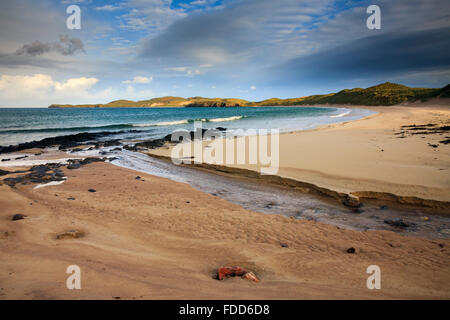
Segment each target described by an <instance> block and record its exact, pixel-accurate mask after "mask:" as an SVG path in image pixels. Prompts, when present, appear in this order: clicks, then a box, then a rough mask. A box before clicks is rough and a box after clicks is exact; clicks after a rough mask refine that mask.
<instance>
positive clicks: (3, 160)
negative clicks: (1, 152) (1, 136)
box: [2, 159, 11, 162]
mask: <svg viewBox="0 0 450 320" xmlns="http://www.w3.org/2000/svg"><path fill="white" fill-rule="evenodd" d="M10 160H11V159H2V162H5V161H10Z"/></svg>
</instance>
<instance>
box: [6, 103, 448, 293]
mask: <svg viewBox="0 0 450 320" xmlns="http://www.w3.org/2000/svg"><path fill="white" fill-rule="evenodd" d="M380 111H382V109H380ZM390 114H391V116H389V113H384V112H380V115H378V116H374V117H371V118H370V119H366V120H361V121H356V122H354V123H348V124H343V125H337V126H331V127H329V128H324V129H320V130H314V131H309V132H302V133H294V134H286V135H283V138H282V141H283V140H285V139H286V141H289V143H288V144H289V145H291V144H295V145H296V148H300V149H299V150H304V151H303V152H302V154H304V155H309V156H307V157H306V156H305V157H301V159H303V160H302V162H298V161H299V159H300V158H299V157H298V156H295V155H296V153H295V150H292V151H290V150H282V159H284V158H283V157H284V156H283V155H289V154H290V155H291V158H288V159H286V160H283V162H282V170H284V171H282V173H283V174H290V175H292V176H294V177H301V178H302V179H306V178H305V176H304V175H303V174H301V175H300V172H303V171H301V170H304V172H313V173H314V172H315V171H320V170H319V169H321V171H320V175H317V174H316V175H315V174H311V175H309V176H306V177H310V179H311V181H314V182H315V183H319V182H320V181H319V180H317V177H318V176H320V177H325V178H323V179H324V180H323V183H324V184H328V185H330V186H331V185H332V184H333V183H338V185H337V186H334V187H336V188H337V187H339V188H340V187H342V188H347V189H345V190H353V189H354V188H356V189H358V188H357V187H358V186H360V184H357V183H361V184H362V185H364V186H367V183H368V182H366V180H367V181H369V182H370V183H371V185H370V186H377V187H380V188H394V187H393V186H391V184H392V185H394V186H396V187H398V186H399V185H400V184H404V185H408V186H411V187H407V188H406V187H405V189H399V190H398V191H399V192H402V190H406V191H405V192H408V193H409V192H412V193H413V194H414V193H415V191H414V190H415V189H414V187H415V185H416V186H417V185H420V190H424V192H425V191H426V192H427V193H426V194H427V195H429V196H430V197H434V198H438V199H441V198H442V197H445V190H446V188H447V190H448V178H449V177H448V171H441V173H440V174H439V175H438V174H435V172H434V171H433V170H434V169H436V171H437V168H440V167H442V168H444V169H445V170H448V166H449V161H448V160H449V159H448V157H449V153H448V148H449V146H440V147H439V149H438V150H436V151H435V150H433V149H432V148H430V147H429V146H427V145H426V142H428V141H430V140H432V139H435V137H434V136H433V137H432V136H429V137H427V139H424V141H421V138H416V137H408V138H405V139H396V138H393V136H392V129H393V128H397V127H398V126H399V125H401V124H403V123H404V124H411V123H414V122H416V123H417V124H420V123H422V122H428V121H431V120H433V121H437V119H434V117H436V118H438V117H439V119H441V120H442V117H443V116H444V117H448V111H447V110H435V109H432V110H428V111H427V110H425V109H417V110H416V109H410V108H403V107H395V108H392V112H391V113H390ZM393 115H396V116H393ZM389 119H391V121H390V120H389ZM389 121H390V122H389ZM375 124H376V126H379V128H377V127H374V126H375ZM343 138H345V139H348V140H346V142H345V143H344V142H342V141H341V139H343ZM436 138H437V137H436ZM330 139H331V140H330ZM330 141H332V143H331V142H330ZM283 143H284V142H283ZM320 143H322V146H323V144H326V145H327V148H325V150H324V149H323V148H321V147H319V146H318V145H317V144H320ZM402 144H408V147H404V146H403V145H402ZM303 148H306V150H305V149H303ZM380 148H383V149H384V150H385V151H384V152H381V151H380ZM415 148H417V149H415ZM338 151H339V152H338ZM401 151H403V152H405V153H406V154H404V155H403V156H400V155H401V153H400V152H401ZM324 153H328V155H334V158H333V159H328V158H327V156H324ZM349 154H350V155H351V156H349ZM312 156H316V157H320V159H322V160H321V161H322V164H321V165H319V164H318V163H315V161H314V160H313V159H312V158H311V157H312ZM423 157H424V158H423ZM435 157H436V158H437V160H436V159H434V158H435ZM295 159H297V160H295ZM316 159H317V158H316ZM345 159H347V161H345ZM294 160H295V161H294ZM421 161H422V164H421V165H420V163H421ZM427 163H429V165H427ZM353 165H354V166H355V170H352V169H351V168H352V166H353ZM396 167H397V170H396V169H395V168H396ZM7 169H8V170H10V168H7ZM316 169H317V170H316ZM375 169H376V170H378V171H376V172H372V170H375ZM381 169H382V170H381ZM384 170H390V173H391V176H389V175H388V174H387V173H386V172H384ZM422 170H424V172H425V173H422ZM64 172H65V173H66V175H67V177H68V179H67V181H66V182H64V183H63V184H60V185H56V186H49V187H44V188H40V189H33V187H34V185H17V186H16V188H11V187H9V186H7V185H4V184H1V185H0V208H1V210H0V299H15V298H17V299H114V298H116V297H120V298H121V299H333V298H338V299H397V298H405V299H418V298H419V299H421V298H424V299H429V298H437V299H449V298H450V251H449V246H450V240H426V239H421V238H416V237H405V236H400V235H398V234H396V233H394V232H390V231H365V232H360V231H352V230H343V229H339V228H337V227H335V226H331V225H326V224H322V223H318V222H314V221H305V220H296V219H289V218H287V217H283V216H280V215H267V214H262V213H256V212H252V211H248V210H245V209H243V208H241V207H240V206H238V205H234V204H231V203H229V202H227V201H225V200H223V199H220V198H218V197H215V196H213V195H210V194H206V193H202V192H200V191H197V190H195V189H193V188H192V187H191V186H189V185H187V184H183V183H177V182H174V181H170V180H167V179H164V178H160V177H154V176H150V175H145V174H141V173H139V175H140V176H141V177H142V179H140V180H139V179H136V176H137V175H138V174H137V173H136V172H134V171H131V170H128V169H123V168H119V167H116V166H113V165H111V164H108V163H93V164H88V165H85V166H83V167H81V168H80V169H77V170H67V169H64ZM416 175H420V177H417V176H416ZM338 176H344V177H348V180H347V181H348V183H342V182H339V181H340V180H339V179H337V177H338ZM5 177H8V176H3V177H2V179H3V178H5ZM330 177H334V178H335V180H332V179H331V178H330ZM362 178H364V179H363V180H364V181H362V182H358V181H359V179H362ZM142 180H143V181H142ZM333 181H334V182H333ZM384 182H389V183H391V184H387V185H389V187H386V186H385V184H384ZM91 188H92V189H95V190H96V192H95V193H92V192H88V189H91ZM383 190H384V189H383ZM430 190H431V191H430ZM436 190H441V191H440V192H441V193H439V192H438V191H436ZM447 196H448V193H447ZM70 198H74V200H69V199H70ZM17 213H21V214H25V215H26V216H27V217H26V218H25V219H23V220H18V221H11V217H12V216H13V215H14V214H17ZM68 230H77V231H79V232H80V233H82V235H83V236H82V237H80V238H75V239H71V238H68V239H57V235H58V234H59V233H61V232H65V231H68ZM282 244H284V245H287V246H288V247H282ZM350 247H354V248H356V252H355V253H354V254H350V253H347V252H346V250H347V249H348V248H350ZM69 265H78V266H80V268H81V286H82V289H81V290H68V289H67V288H66V284H65V282H66V279H67V277H68V276H69V275H68V274H66V273H65V271H66V268H67V267H68V266H69ZM226 265H239V266H241V267H245V268H247V269H249V270H251V271H253V272H255V273H256V275H257V276H258V277H259V278H260V279H261V282H259V283H254V282H250V281H248V280H245V279H241V278H232V279H226V280H224V281H218V280H215V279H213V274H214V272H215V271H216V270H217V268H218V267H220V266H226ZM369 265H378V266H379V267H380V268H381V290H369V289H367V288H366V280H367V277H368V276H369V275H368V274H366V269H367V267H368V266H369Z"/></svg>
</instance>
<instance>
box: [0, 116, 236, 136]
mask: <svg viewBox="0 0 450 320" xmlns="http://www.w3.org/2000/svg"><path fill="white" fill-rule="evenodd" d="M239 119H242V116H233V117H228V118H212V119H185V120H174V121H163V122H154V123H119V124H111V125H104V126H83V127H81V126H80V127H59V128H35V129H32V128H30V129H6V130H0V135H1V134H26V133H45V132H71V131H72V132H84V131H92V130H104V131H108V130H121V129H131V128H148V127H159V126H175V125H180V124H187V123H193V122H194V121H202V122H224V121H233V120H239Z"/></svg>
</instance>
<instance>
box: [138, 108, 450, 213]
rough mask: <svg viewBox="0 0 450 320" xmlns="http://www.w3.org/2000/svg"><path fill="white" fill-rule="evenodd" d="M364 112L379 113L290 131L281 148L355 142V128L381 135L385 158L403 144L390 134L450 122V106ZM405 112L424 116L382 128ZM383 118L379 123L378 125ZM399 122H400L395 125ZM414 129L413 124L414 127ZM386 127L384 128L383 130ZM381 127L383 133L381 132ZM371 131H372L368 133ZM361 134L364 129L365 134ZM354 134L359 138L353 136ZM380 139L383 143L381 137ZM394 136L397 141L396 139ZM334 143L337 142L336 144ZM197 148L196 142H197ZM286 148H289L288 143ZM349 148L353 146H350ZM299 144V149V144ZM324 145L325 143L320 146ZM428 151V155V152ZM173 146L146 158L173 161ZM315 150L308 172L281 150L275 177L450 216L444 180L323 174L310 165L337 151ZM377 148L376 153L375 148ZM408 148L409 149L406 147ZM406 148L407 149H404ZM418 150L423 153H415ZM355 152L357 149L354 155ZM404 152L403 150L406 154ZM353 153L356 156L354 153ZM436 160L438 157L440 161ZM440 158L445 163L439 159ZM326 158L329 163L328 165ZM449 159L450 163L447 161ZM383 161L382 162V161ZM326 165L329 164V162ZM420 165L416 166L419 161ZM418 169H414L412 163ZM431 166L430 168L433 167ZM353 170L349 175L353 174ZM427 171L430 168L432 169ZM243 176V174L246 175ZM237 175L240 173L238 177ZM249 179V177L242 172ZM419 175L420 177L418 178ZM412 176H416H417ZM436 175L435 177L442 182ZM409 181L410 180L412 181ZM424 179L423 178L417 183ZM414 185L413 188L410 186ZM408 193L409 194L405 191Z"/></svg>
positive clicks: (396, 161) (397, 159) (449, 186)
mask: <svg viewBox="0 0 450 320" xmlns="http://www.w3.org/2000/svg"><path fill="white" fill-rule="evenodd" d="M362 107H363V108H365V109H368V110H371V111H374V112H376V113H375V114H371V115H369V116H366V117H364V118H362V119H357V120H352V121H348V122H345V121H344V122H339V123H334V124H326V125H321V126H319V127H316V128H313V129H309V130H297V131H290V132H282V133H280V143H281V147H280V148H281V149H282V148H283V140H289V146H291V145H295V143H296V141H298V140H299V139H300V138H303V137H305V138H303V141H304V142H303V143H302V144H301V148H303V149H306V148H308V144H314V143H316V144H318V145H320V143H321V141H318V140H320V139H322V140H327V139H330V137H332V135H335V134H340V133H342V132H344V133H345V131H346V130H347V131H348V132H349V134H344V135H343V137H339V139H341V140H345V139H351V138H354V137H353V135H358V131H357V130H356V129H358V130H359V131H360V132H361V131H363V130H366V131H369V130H378V132H377V135H375V134H374V133H370V135H372V136H374V137H376V138H375V139H378V140H382V141H380V142H379V144H380V145H382V146H381V147H379V150H376V151H380V152H381V153H384V149H382V148H385V147H383V145H389V144H391V145H392V147H393V148H394V149H395V148H397V147H398V146H399V143H397V142H395V141H394V143H393V142H392V140H393V139H394V138H393V135H391V134H390V132H389V133H386V132H387V131H392V130H402V129H401V126H402V124H403V125H406V123H407V124H411V122H414V121H416V120H418V119H420V120H421V121H423V122H424V123H425V122H427V120H429V117H428V116H429V114H433V113H436V112H437V113H440V114H439V116H440V117H444V119H443V121H442V123H444V124H445V123H448V122H449V120H450V109H449V108H448V106H446V105H445V106H441V105H438V106H429V105H415V106H413V107H411V106H399V107H396V108H393V107H370V106H366V107H364V106H355V107H354V108H356V109H358V108H362ZM405 113H421V114H419V116H418V117H417V119H416V118H414V119H394V120H393V121H391V122H394V123H395V126H393V125H392V124H388V125H386V124H384V123H382V122H383V121H385V120H386V118H389V117H391V116H392V115H394V116H397V117H399V118H402V117H405ZM380 118H381V120H380ZM396 120H398V121H396ZM417 124H421V123H417ZM414 125H415V124H414ZM383 126H384V127H383ZM380 127H381V130H382V132H379V131H380ZM367 128H368V129H367ZM361 129H363V130H361ZM355 132H356V133H355ZM363 133H364V134H365V136H363V137H362V138H361V139H360V140H359V141H357V142H358V144H359V146H358V147H361V148H366V149H368V148H367V144H368V143H367V142H368V140H370V137H369V139H367V136H368V134H366V132H363ZM319 134H320V135H321V137H319V138H316V137H315V135H319ZM341 135H342V134H341ZM380 137H382V138H380ZM394 137H395V136H394ZM436 137H437V135H432V137H431V138H430V136H427V137H426V138H428V139H427V140H429V139H431V140H432V141H431V142H428V145H426V144H425V149H424V147H423V144H422V145H421V148H420V152H421V157H425V156H426V157H428V158H429V159H430V153H431V154H432V152H433V151H435V150H433V149H434V148H430V147H429V145H433V144H434V141H435V140H436ZM439 137H444V136H443V135H440V136H439ZM439 137H438V138H437V140H439V139H440V138H439ZM414 138H415V137H413V136H412V135H411V136H410V137H408V138H407V139H402V144H404V143H405V141H406V142H408V144H410V145H411V146H412V147H413V148H414V147H416V148H417V145H418V142H417V139H414ZM221 139H226V138H221ZM372 139H373V138H372ZM411 140H415V141H412V142H409V141H411ZM334 141H336V139H335V140H334ZM195 143H198V142H194V144H195ZM285 144H286V143H285ZM350 144H351V142H350ZM207 145H208V142H203V146H202V148H203V150H204V148H205V147H206V146H207ZM297 145H298V144H297ZM322 146H323V144H322ZM441 146H442V147H441V148H442V150H443V152H444V153H443V154H440V155H437V154H432V156H431V157H434V159H437V160H438V161H437V162H438V163H437V164H435V165H434V164H433V167H434V168H436V167H439V168H437V169H436V170H441V169H440V168H441V167H442V168H445V170H450V166H449V165H448V163H450V152H449V150H448V149H449V148H448V145H447V146H446V145H444V144H442V145H441ZM327 147H329V145H327ZM427 148H428V150H426V149H427ZM171 149H172V146H165V147H162V148H158V149H153V150H148V151H146V152H144V153H145V154H148V155H150V156H156V157H160V158H166V159H169V158H170V152H171ZM285 149H286V147H285ZM311 149H312V151H314V152H315V153H316V154H315V156H314V157H312V160H311V161H310V163H308V165H309V168H308V167H306V168H305V167H302V166H301V165H299V164H298V161H297V162H296V160H295V159H294V160H292V159H293V154H292V153H289V152H284V154H286V156H285V157H283V150H281V151H280V152H281V153H280V170H279V172H278V173H277V176H278V177H280V178H281V179H287V180H296V181H297V182H299V183H304V184H307V185H312V186H315V187H314V188H315V189H318V190H321V189H325V190H327V191H326V193H330V192H331V193H334V194H346V195H349V196H355V197H361V198H363V199H364V198H378V199H380V200H386V199H389V200H397V201H398V202H400V203H409V204H416V205H417V204H418V205H425V206H428V207H430V206H431V207H433V206H436V207H440V208H441V209H443V210H444V211H446V213H449V212H450V197H449V194H450V182H448V181H447V182H445V181H446V180H445V179H442V178H441V179H440V180H438V181H440V182H439V183H438V184H437V185H433V184H436V182H435V181H433V180H432V179H429V181H428V182H427V183H426V184H421V183H419V182H418V178H416V179H414V177H411V173H413V172H414V171H411V170H405V174H403V175H401V174H399V175H398V177H397V179H395V180H394V179H392V177H391V176H389V174H388V175H387V176H386V174H385V176H386V178H385V179H379V178H375V176H374V175H373V174H371V173H370V172H367V171H368V170H367V169H365V168H364V165H365V162H364V161H361V162H360V163H359V164H358V165H359V166H360V167H362V168H360V170H362V171H364V170H366V172H364V174H365V176H364V175H363V176H361V177H359V176H351V175H350V174H346V172H347V173H349V172H350V171H351V170H352V168H350V166H345V165H344V166H341V168H344V169H345V168H347V169H345V170H342V171H341V172H340V173H338V172H337V171H336V170H334V171H333V172H326V171H325V172H324V171H323V170H321V169H319V168H318V167H317V166H316V165H314V164H313V163H311V162H314V161H318V162H323V161H325V160H326V158H327V157H329V156H333V152H328V156H327V155H325V156H324V155H323V154H321V152H320V150H319V151H318V150H313V148H310V150H311ZM323 149H326V147H323ZM366 149H364V150H362V151H360V155H361V154H362V158H365V159H366V160H369V161H368V162H370V159H367V158H368V157H364V152H366V151H367V152H368V153H369V152H370V153H371V155H374V156H378V157H379V154H376V152H374V150H366ZM372 149H374V148H372ZM404 149H405V148H404ZM406 149H408V148H406ZM417 149H419V148H417ZM352 151H353V150H352ZM402 151H403V150H402ZM338 153H339V152H338V151H336V152H335V154H338ZM352 153H355V152H352ZM306 156H307V157H308V154H306ZM402 156H403V154H402V153H401V152H400V153H399V154H397V155H394V156H393V159H389V160H390V161H391V162H392V163H393V165H391V167H389V166H385V167H386V168H387V169H389V170H390V171H393V172H392V173H393V174H394V173H395V170H397V168H393V167H394V165H395V166H397V167H398V166H399V165H401V164H402V162H407V161H404V160H403V159H401V158H402ZM407 157H408V156H406V155H405V158H407ZM436 157H437V158H436ZM289 158H290V159H291V160H289V161H288V165H285V168H283V163H281V162H282V161H283V159H289ZM439 158H441V159H439ZM324 159H325V160H324ZM446 159H448V161H447V160H446ZM381 160H382V159H381ZM325 162H326V161H325ZM326 163H328V164H330V162H329V161H328V162H326ZM416 163H417V162H416ZM413 165H414V164H413ZM415 165H416V166H418V165H420V163H418V164H415ZM203 166H204V167H206V168H208V167H209V168H210V169H213V170H214V169H218V168H217V165H214V164H207V163H203ZM219 166H222V167H226V168H219V170H228V171H229V172H230V173H233V170H235V169H243V170H250V171H254V172H255V171H256V172H258V171H259V169H260V167H259V166H255V165H248V164H246V165H228V164H227V165H219ZM326 166H327V165H326V164H323V167H326ZM408 166H411V165H410V164H407V165H406V167H408ZM375 167H376V166H373V168H372V169H374V168H375ZM433 167H431V168H433ZM381 168H382V166H381V167H380V168H378V169H376V171H380V170H383V169H381ZM349 170H350V171H349ZM428 170H429V169H428ZM244 172H245V171H244ZM235 173H236V172H235ZM244 174H246V173H244ZM415 174H417V173H415ZM413 175H414V174H413ZM438 176H439V175H438V174H433V178H438ZM408 179H409V180H408ZM419 180H420V179H419ZM411 182H413V183H411ZM343 183H345V184H347V185H348V184H349V183H350V184H351V185H353V186H350V187H349V186H344V185H343ZM405 190H406V191H405Z"/></svg>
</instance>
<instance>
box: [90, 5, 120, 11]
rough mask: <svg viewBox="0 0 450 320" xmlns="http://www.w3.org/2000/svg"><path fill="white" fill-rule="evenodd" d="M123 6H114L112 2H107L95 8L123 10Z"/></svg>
mask: <svg viewBox="0 0 450 320" xmlns="http://www.w3.org/2000/svg"><path fill="white" fill-rule="evenodd" d="M122 8H123V7H122V6H113V5H110V4H105V5H104V6H101V7H95V10H97V11H116V10H121V9H122Z"/></svg>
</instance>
